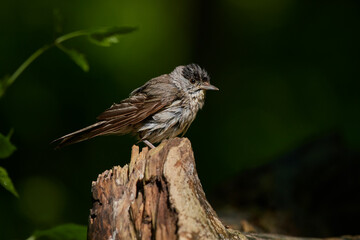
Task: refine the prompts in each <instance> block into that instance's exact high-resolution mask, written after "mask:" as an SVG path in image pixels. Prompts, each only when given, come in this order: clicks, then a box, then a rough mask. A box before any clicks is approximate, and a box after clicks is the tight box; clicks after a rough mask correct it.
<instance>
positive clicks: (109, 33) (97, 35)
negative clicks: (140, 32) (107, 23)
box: [89, 27, 137, 47]
mask: <svg viewBox="0 0 360 240" xmlns="http://www.w3.org/2000/svg"><path fill="white" fill-rule="evenodd" d="M136 29H137V28H136V27H111V28H104V29H101V30H97V31H94V32H92V33H91V34H90V35H89V37H90V40H91V42H93V43H95V44H98V45H100V46H103V47H109V46H111V45H112V44H115V43H118V42H119V40H120V38H121V37H122V35H124V34H128V33H131V32H133V31H135V30H136Z"/></svg>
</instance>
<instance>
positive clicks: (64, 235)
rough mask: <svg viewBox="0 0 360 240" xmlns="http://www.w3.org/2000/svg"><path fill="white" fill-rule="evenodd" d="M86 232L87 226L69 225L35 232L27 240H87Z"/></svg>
mask: <svg viewBox="0 0 360 240" xmlns="http://www.w3.org/2000/svg"><path fill="white" fill-rule="evenodd" d="M86 232H87V227H86V226H83V225H78V224H73V223H69V224H64V225H60V226H56V227H53V228H50V229H47V230H42V231H35V232H34V234H33V235H32V236H31V237H29V238H28V239H27V240H37V239H38V240H42V239H49V240H86V234H87V233H86Z"/></svg>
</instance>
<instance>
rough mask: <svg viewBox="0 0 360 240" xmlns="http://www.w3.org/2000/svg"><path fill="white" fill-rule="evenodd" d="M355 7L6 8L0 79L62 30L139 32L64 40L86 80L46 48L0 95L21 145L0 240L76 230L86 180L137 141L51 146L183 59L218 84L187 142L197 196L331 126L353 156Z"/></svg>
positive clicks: (173, 4) (37, 1) (359, 132)
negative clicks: (199, 188) (199, 189)
mask: <svg viewBox="0 0 360 240" xmlns="http://www.w3.org/2000/svg"><path fill="white" fill-rule="evenodd" d="M358 10H359V3H358V2H357V1H353V0H345V1H341V2H339V1H300V0H287V1H285V0H276V1H272V2H267V1H260V2H259V1H257V2H254V1H250V0H246V1H235V0H225V1H215V0H211V1H205V0H198V1H190V0H186V1H165V0H156V1H144V0H140V1H122V0H105V1H101V2H99V1H93V0H90V1H84V0H76V1H71V2H70V1H59V0H53V1H41V0H34V1H22V0H20V2H19V1H10V0H5V1H2V3H1V8H0V13H1V14H0V27H1V29H2V31H1V36H2V37H1V38H0V52H1V53H2V54H1V57H0V63H1V64H0V76H4V75H5V74H6V73H11V72H13V71H15V70H16V69H17V67H18V66H19V65H20V64H21V63H22V62H23V61H24V60H25V59H27V58H28V56H29V55H31V53H33V51H34V50H35V49H38V48H39V47H41V46H43V45H44V44H47V43H49V40H51V39H56V38H57V37H58V36H59V35H61V34H63V33H64V32H73V31H76V30H78V29H92V28H97V27H103V26H138V28H139V30H138V31H136V32H134V33H132V34H129V35H128V36H126V37H125V38H121V39H116V41H117V42H119V44H117V45H114V46H111V47H110V48H98V47H96V46H94V45H93V44H91V43H88V42H87V41H85V40H84V39H81V38H79V39H73V40H71V41H69V42H68V43H67V46H66V47H67V48H68V49H80V50H81V52H82V53H83V54H84V56H85V57H86V59H87V61H88V62H89V64H90V65H91V70H90V71H89V72H87V73H84V72H83V71H82V70H81V69H80V68H78V67H77V66H76V65H74V64H73V63H72V62H70V61H68V59H67V56H66V55H64V54H62V53H61V52H60V51H53V50H49V51H48V53H47V54H46V55H44V56H42V57H41V58H39V59H37V61H35V62H34V63H33V64H32V65H31V67H30V68H28V69H27V70H26V71H24V72H23V74H22V75H21V76H20V77H19V79H18V80H17V81H16V82H15V83H14V84H13V86H12V87H11V88H9V89H8V90H7V92H6V95H4V97H3V98H2V99H1V101H0V132H5V131H7V129H11V128H14V129H15V130H16V131H15V133H14V136H13V137H12V142H13V143H14V144H15V145H16V146H17V149H18V150H17V151H16V152H15V153H14V154H13V155H12V156H11V157H10V158H8V159H7V160H6V161H4V163H1V164H2V165H3V166H4V167H5V168H6V169H7V170H8V171H9V172H10V173H11V177H12V179H13V181H14V182H15V185H16V186H17V189H18V192H19V195H20V196H21V198H20V199H19V200H17V201H14V198H13V197H12V196H11V195H10V194H8V193H7V192H6V191H0V205H1V206H7V207H4V208H2V209H1V211H2V214H3V215H4V216H6V218H2V219H1V220H0V226H1V231H0V239H19V238H22V239H25V238H26V237H28V236H30V235H31V233H32V232H33V231H34V229H47V228H50V227H53V226H55V225H57V224H61V223H64V222H75V223H79V224H84V225H86V224H87V217H88V214H89V212H88V210H89V208H90V207H91V201H90V186H91V181H93V180H95V179H96V177H97V174H99V173H101V172H102V171H104V170H105V169H109V168H111V167H112V166H113V165H124V164H126V163H127V162H128V161H129V155H130V147H131V145H132V144H134V143H135V142H136V141H135V140H134V138H132V137H131V136H123V137H103V138H96V139H94V140H90V141H86V142H84V143H79V144H76V145H74V146H70V147H68V148H64V149H62V150H60V151H54V150H53V149H52V147H51V146H49V143H50V142H51V141H52V140H54V139H55V138H57V137H59V136H62V135H64V134H66V133H68V132H71V131H74V130H77V129H79V128H81V127H84V126H86V125H88V124H91V123H93V122H94V121H95V118H96V116H97V115H98V114H99V113H101V112H102V111H103V110H105V109H106V108H107V107H109V106H110V105H111V104H112V103H113V102H119V101H120V100H122V99H123V98H125V97H127V96H128V94H129V93H130V92H131V91H132V90H133V89H134V88H136V87H139V86H140V85H142V84H143V83H144V82H146V81H147V80H148V79H150V78H152V77H155V76H158V75H161V74H164V73H168V72H170V71H171V70H172V69H173V68H175V66H177V65H181V64H188V63H191V62H196V63H198V64H200V65H201V66H203V67H205V68H206V69H207V70H208V72H209V73H210V75H211V77H212V79H211V81H212V83H214V85H216V86H218V87H219V88H220V91H219V92H216V93H209V94H208V96H207V101H206V104H205V107H204V110H203V111H201V112H200V113H199V115H198V117H197V119H196V120H195V121H194V123H193V124H192V126H191V127H190V129H189V131H188V133H187V135H186V136H187V137H189V138H190V139H191V141H192V145H193V148H194V152H195V157H196V160H197V170H198V172H199V175H200V178H201V180H202V183H203V186H204V188H205V191H210V190H211V189H212V188H213V187H214V186H215V185H216V184H217V183H219V182H222V181H224V180H225V179H227V178H229V177H230V176H233V175H236V174H239V173H241V171H242V170H244V169H246V168H250V167H256V166H259V165H261V164H263V163H266V162H269V161H272V160H274V159H277V158H278V157H280V156H281V155H283V154H284V153H287V152H289V151H290V150H292V149H296V148H298V147H299V146H301V145H302V144H303V143H304V142H308V141H312V140H313V139H316V138H317V137H318V136H319V135H322V134H323V133H327V132H331V131H336V132H338V133H339V134H340V135H341V136H342V137H343V139H344V140H345V142H346V144H347V147H348V148H349V149H351V150H352V151H356V152H358V151H359V149H360V125H359V122H360V112H359V109H358V108H359V104H360V98H359V94H358V89H359V81H358V68H359V56H360V55H359V54H358V53H359V45H358V43H359V40H360V37H359V31H356V29H357V28H358V26H359V23H360V16H359V14H358ZM54 12H55V15H54ZM54 19H55V20H54ZM59 33H61V34H59ZM100 39H101V38H100ZM113 41H114V40H113V39H110V41H108V42H113ZM50 42H51V41H50ZM80 61H81V60H80ZM82 66H83V69H84V68H85V69H86V67H85V65H84V62H83V61H82ZM0 91H1V86H0ZM32 193H33V194H32ZM45 203H46V204H45ZM50 209H51V210H50ZM14 226H15V227H14Z"/></svg>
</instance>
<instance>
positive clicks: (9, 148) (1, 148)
mask: <svg viewBox="0 0 360 240" xmlns="http://www.w3.org/2000/svg"><path fill="white" fill-rule="evenodd" d="M12 132H13V131H12V130H11V131H10V133H9V134H8V136H6V137H5V136H4V135H2V134H1V133H0V158H7V157H9V156H10V155H11V154H12V153H13V152H14V151H15V150H16V147H15V146H14V145H13V144H12V143H11V142H10V137H11V135H12Z"/></svg>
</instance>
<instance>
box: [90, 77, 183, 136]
mask: <svg viewBox="0 0 360 240" xmlns="http://www.w3.org/2000/svg"><path fill="white" fill-rule="evenodd" d="M176 98H178V90H177V88H176V87H175V86H174V85H173V84H172V83H171V82H170V81H169V77H168V75H163V76H160V77H158V78H154V79H152V80H150V81H149V82H147V83H146V84H145V85H144V86H142V87H140V88H138V89H136V90H134V91H133V92H132V93H131V94H130V97H129V98H127V99H125V100H123V101H121V102H120V103H118V104H113V105H112V106H111V107H110V108H109V109H107V110H106V111H105V112H103V113H102V114H100V115H99V116H98V117H97V119H98V120H99V121H106V122H107V124H106V125H105V126H104V127H103V129H102V130H103V131H104V134H111V133H118V132H120V133H121V132H123V130H122V129H123V128H124V127H126V126H129V125H135V124H137V123H140V122H141V121H143V120H144V119H146V118H147V117H149V116H151V115H153V114H154V113H156V112H158V111H160V110H161V109H164V108H166V107H167V106H169V105H170V104H171V103H172V102H173V101H174V100H175V99H176ZM124 130H125V129H124Z"/></svg>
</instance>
